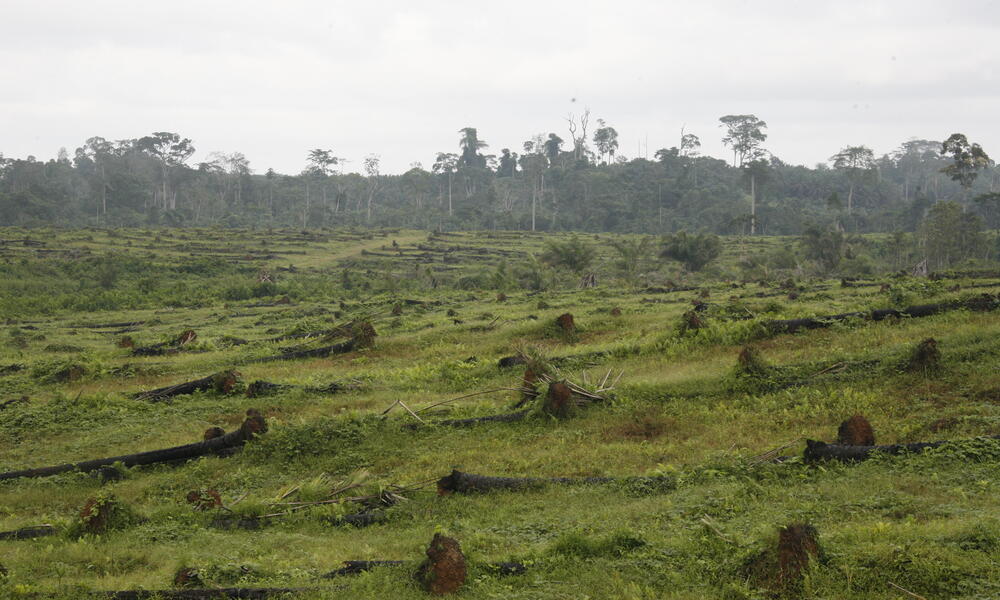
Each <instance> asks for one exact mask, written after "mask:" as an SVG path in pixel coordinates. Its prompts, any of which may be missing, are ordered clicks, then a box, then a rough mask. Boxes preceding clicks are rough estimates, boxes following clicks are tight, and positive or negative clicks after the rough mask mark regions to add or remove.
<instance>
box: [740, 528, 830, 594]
mask: <svg viewBox="0 0 1000 600" xmlns="http://www.w3.org/2000/svg"><path fill="white" fill-rule="evenodd" d="M820 554H821V549H820V546H819V535H818V534H817V532H816V528H815V527H813V526H812V525H810V524H808V523H794V524H792V525H788V526H786V527H782V528H781V529H779V530H778V542H777V544H776V545H775V546H773V547H770V548H765V549H764V550H763V551H762V552H760V553H759V554H758V555H757V556H756V557H754V558H753V559H752V560H751V561H750V563H749V564H748V565H747V571H748V573H747V574H748V575H749V578H750V580H751V581H752V582H753V584H754V585H756V586H757V587H760V588H763V589H766V590H768V591H770V592H771V593H772V594H775V595H787V594H790V593H795V592H796V591H797V590H799V588H800V587H801V585H802V579H803V578H804V576H805V572H806V570H807V569H808V568H809V563H810V562H812V561H813V560H816V559H818V558H819V557H820Z"/></svg>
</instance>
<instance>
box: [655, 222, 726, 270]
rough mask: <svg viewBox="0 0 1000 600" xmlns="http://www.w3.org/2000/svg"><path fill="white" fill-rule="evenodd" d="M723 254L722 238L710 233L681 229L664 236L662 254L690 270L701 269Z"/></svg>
mask: <svg viewBox="0 0 1000 600" xmlns="http://www.w3.org/2000/svg"><path fill="white" fill-rule="evenodd" d="M720 254H722V240H720V239H719V236H717V235H712V234H709V233H699V234H695V235H690V234H688V233H687V232H686V231H680V232H678V233H675V234H673V235H668V236H665V237H664V238H663V243H662V249H661V251H660V256H662V257H663V258H669V259H671V260H676V261H678V262H680V263H681V264H683V265H684V268H685V269H687V270H688V271H700V270H702V269H703V268H705V266H706V265H708V264H709V263H710V262H712V261H713V260H715V259H716V258H718V257H719V255H720Z"/></svg>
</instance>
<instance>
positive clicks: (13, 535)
mask: <svg viewBox="0 0 1000 600" xmlns="http://www.w3.org/2000/svg"><path fill="white" fill-rule="evenodd" d="M56 531H57V530H56V528H55V527H53V526H52V525H36V526H34V527H22V528H21V529H15V530H13V531H0V540H33V539H35V538H40V537H45V536H47V535H55V533H56Z"/></svg>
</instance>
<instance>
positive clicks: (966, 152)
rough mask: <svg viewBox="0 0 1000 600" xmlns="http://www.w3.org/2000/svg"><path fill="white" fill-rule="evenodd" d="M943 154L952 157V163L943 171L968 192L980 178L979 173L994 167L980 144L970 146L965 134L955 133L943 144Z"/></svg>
mask: <svg viewBox="0 0 1000 600" xmlns="http://www.w3.org/2000/svg"><path fill="white" fill-rule="evenodd" d="M941 154H944V155H951V159H952V163H951V164H950V165H948V166H947V167H945V168H943V169H941V172H942V173H945V174H946V175H948V176H949V177H951V178H952V180H953V181H957V182H958V183H959V185H961V186H962V189H964V190H968V189H969V188H971V187H972V184H973V183H974V182H975V181H976V177H978V176H979V171H981V170H983V169H986V168H988V167H990V166H992V165H993V161H992V160H990V157H989V155H988V154H986V151H985V150H983V148H982V146H980V145H979V144H970V143H969V140H968V139H966V137H965V134H962V133H953V134H951V136H950V137H949V138H948V139H946V140H945V141H944V143H943V144H941Z"/></svg>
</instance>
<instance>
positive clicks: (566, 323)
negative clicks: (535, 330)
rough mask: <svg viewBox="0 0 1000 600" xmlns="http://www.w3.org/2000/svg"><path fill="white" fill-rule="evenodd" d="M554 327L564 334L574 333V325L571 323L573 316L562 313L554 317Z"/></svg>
mask: <svg viewBox="0 0 1000 600" xmlns="http://www.w3.org/2000/svg"><path fill="white" fill-rule="evenodd" d="M556 326H558V327H559V331H561V332H562V333H564V334H567V335H570V334H573V333H576V323H574V322H573V315H572V314H571V313H563V314H561V315H559V316H558V317H556Z"/></svg>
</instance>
